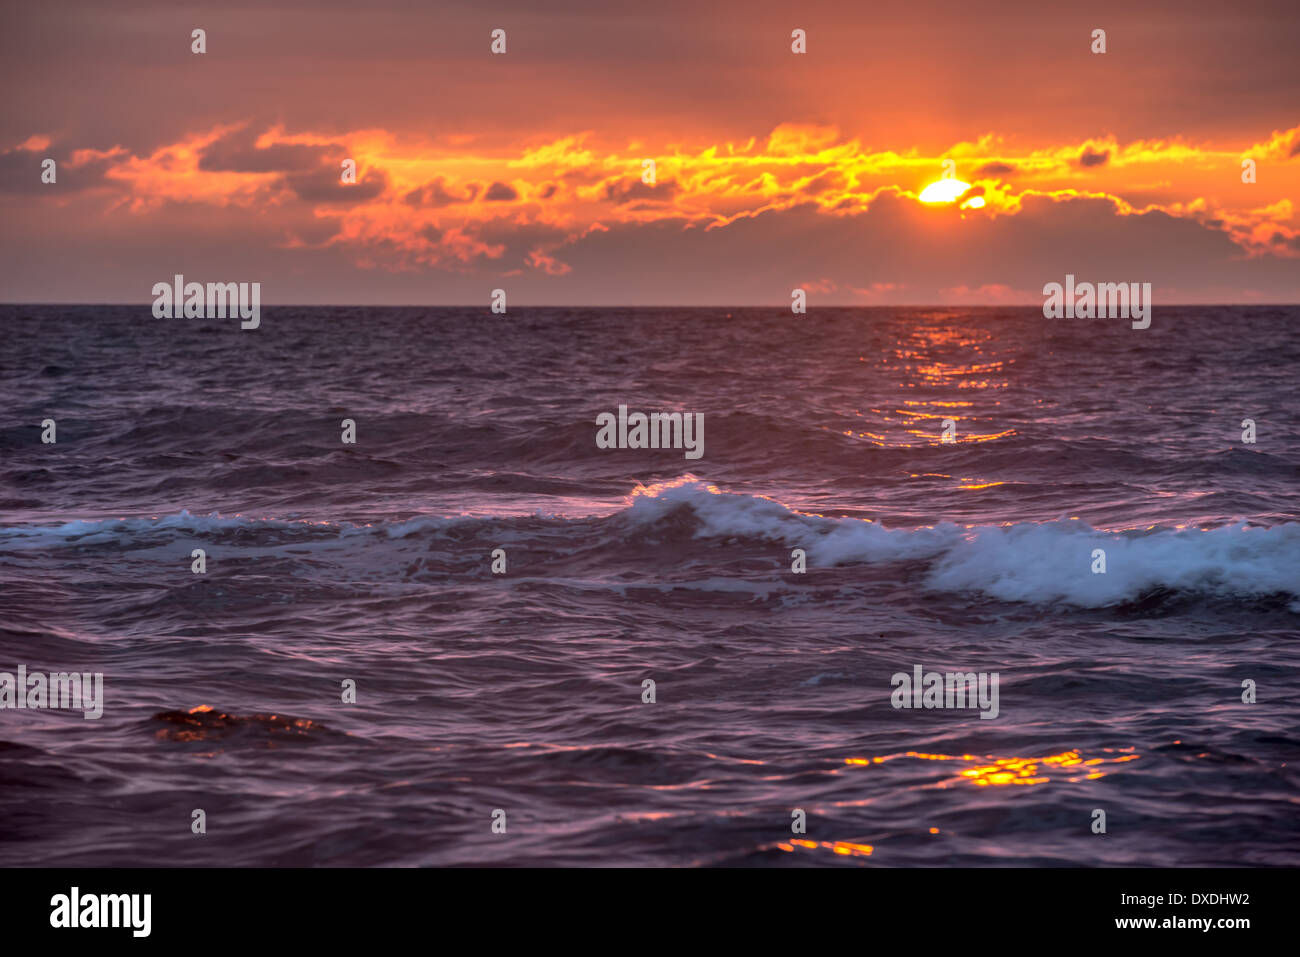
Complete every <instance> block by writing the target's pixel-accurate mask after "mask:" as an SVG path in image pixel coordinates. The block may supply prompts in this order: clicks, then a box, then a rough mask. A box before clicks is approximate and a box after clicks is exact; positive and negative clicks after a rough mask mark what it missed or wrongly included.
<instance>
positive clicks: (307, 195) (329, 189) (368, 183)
mask: <svg viewBox="0 0 1300 957" xmlns="http://www.w3.org/2000/svg"><path fill="white" fill-rule="evenodd" d="M341 172H342V170H341V168H339V167H335V166H322V167H320V168H318V169H314V170H312V171H310V172H306V173H290V174H289V175H288V176H285V177H284V183H285V185H287V186H288V187H289V189H290V190H292V191H293V193H294V195H295V196H297V197H298V198H299V199H301V200H303V201H304V202H308V203H331V204H341V205H348V204H356V203H367V202H369V201H370V200H372V199H375V198H376V197H378V196H382V195H383V193H384V191H385V190H386V189H387V188H388V177H387V176H385V175H384V172H383V170H375V169H372V170H367V171H366V172H365V173H364V174H360V173H358V176H357V181H356V182H355V183H344V182H342V180H341V179H340V174H341Z"/></svg>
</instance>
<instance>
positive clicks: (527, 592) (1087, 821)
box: [0, 302, 1300, 867]
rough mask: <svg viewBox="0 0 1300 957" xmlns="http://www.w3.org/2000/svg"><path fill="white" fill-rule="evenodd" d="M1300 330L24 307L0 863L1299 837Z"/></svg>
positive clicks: (954, 315) (708, 858) (928, 861)
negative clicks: (629, 425)
mask: <svg viewBox="0 0 1300 957" xmlns="http://www.w3.org/2000/svg"><path fill="white" fill-rule="evenodd" d="M1298 329H1300V308H1297V307H1292V306H1286V307H1276V306H1258V307H1195V308H1192V307H1161V306H1160V304H1159V303H1158V302H1157V304H1156V306H1155V309H1154V311H1153V316H1152V324H1151V327H1150V328H1149V329H1145V330H1135V329H1132V328H1131V327H1130V324H1129V323H1128V322H1127V321H1125V320H1118V319H1091V320H1090V319H1077V320H1048V319H1045V318H1044V317H1043V315H1042V311H1041V309H1038V308H1033V307H1026V308H967V307H946V308H928V309H919V308H917V309H908V308H842V309H839V308H817V307H813V308H812V309H811V310H810V311H809V313H808V314H807V315H792V314H791V313H790V311H789V310H788V309H785V310H781V309H743V308H736V309H722V308H695V309H685V308H683V309H650V308H641V309H625V308H602V309H578V308H572V309H569V308H548V309H519V308H514V307H512V308H511V309H510V310H509V312H508V313H507V314H505V315H493V314H492V313H490V312H489V310H488V309H487V308H486V306H484V307H482V308H478V307H475V308H417V307H407V308H371V307H338V308H333V307H331V308H326V307H299V308H288V307H274V306H265V307H263V309H262V317H261V325H260V327H259V328H258V329H256V330H241V329H240V325H239V321H238V319H155V318H154V317H153V316H152V315H151V312H150V307H149V306H148V305H140V306H3V307H0V330H2V332H3V336H4V341H5V346H4V348H3V349H2V350H0V395H2V397H3V403H2V405H3V408H4V419H3V422H0V672H5V673H8V674H11V675H12V674H16V673H17V669H18V668H19V667H20V666H21V667H23V668H25V669H26V671H27V672H28V673H33V672H40V673H47V674H48V673H58V672H78V673H84V674H91V673H94V674H102V676H103V678H102V682H103V685H102V687H103V694H102V699H103V700H102V701H101V702H100V704H101V705H102V715H101V716H99V717H96V718H90V719H88V718H87V717H85V716H84V715H83V713H82V711H80V710H76V709H73V708H48V707H47V708H44V709H42V708H38V707H37V708H23V709H19V708H17V707H11V708H5V709H3V710H0V864H4V865H47V866H55V865H76V866H92V865H102V866H150V865H161V866H213V865H216V866H253V865H266V866H281V865H299V866H375V865H382V866H442V865H485V864H486V865H545V866H551V865H583V866H610V865H648V866H717V865H722V866H728V865H732V866H734V865H740V866H808V865H840V866H868V867H871V866H886V867H898V866H918V865H919V866H949V865H957V866H986V865H988V866H997V865H1034V866H1053V865H1069V866H1115V865H1140V866H1148V865H1149V866H1162V867H1163V866H1175V867H1178V866H1192V865H1208V866H1242V865H1266V866H1295V865H1297V864H1298V863H1300V814H1298V813H1297V803H1298V802H1300V787H1298V785H1300V709H1297V706H1296V702H1297V700H1300V482H1298V481H1297V479H1298V478H1300V422H1298V421H1297V419H1296V406H1297V398H1298V397H1300V390H1297V382H1300V334H1298V333H1297V330H1298ZM620 407H624V408H625V416H631V415H633V414H634V413H637V412H640V413H645V414H647V415H648V414H651V413H671V412H681V413H685V414H687V416H690V417H692V420H693V416H694V414H696V413H698V414H699V416H700V419H699V421H701V422H702V431H701V432H699V433H698V434H697V435H696V438H697V439H699V440H700V442H701V448H702V450H703V451H702V454H701V455H699V456H698V457H689V456H688V454H687V452H688V451H689V450H688V449H686V448H682V447H669V448H601V447H599V446H598V444H597V441H596V439H597V432H598V426H597V420H598V417H600V416H602V415H603V414H611V415H615V416H617V415H618V414H619V410H620ZM47 420H48V421H52V423H53V425H52V426H51V425H49V424H48V422H47ZM345 420H347V421H348V422H350V423H351V426H350V436H349V426H348V425H347V424H346V423H345ZM1247 420H1249V426H1248V424H1247ZM51 429H52V431H51ZM1250 432H1253V435H1249V437H1251V438H1254V441H1253V442H1249V441H1244V436H1246V435H1247V434H1248V433H1250ZM945 436H946V438H945ZM43 437H44V438H45V439H46V440H44V441H43ZM347 437H352V438H354V439H355V441H354V442H345V441H344V438H347ZM49 439H53V441H48V440H49ZM661 444H671V443H661ZM196 550H201V557H200V554H199V553H196ZM918 669H919V670H918ZM930 673H940V675H941V677H942V676H943V675H947V674H959V675H965V674H970V675H971V676H972V677H975V676H979V680H980V681H981V682H984V683H985V684H988V683H989V682H995V684H993V685H992V687H995V688H996V690H997V697H996V707H993V706H992V704H991V703H990V702H988V701H987V700H986V701H985V702H984V704H983V705H982V706H981V707H971V706H969V705H970V702H969V701H968V702H967V703H966V704H967V706H964V707H963V706H961V703H960V700H957V701H955V702H954V701H950V700H949V699H947V698H944V697H943V696H940V697H939V698H938V703H939V704H941V705H943V706H942V707H925V706H924V704H925V699H923V698H921V697H920V696H919V689H918V695H917V696H912V695H911V694H910V693H900V692H899V691H898V689H899V688H905V687H906V683H904V682H901V681H900V679H899V676H901V677H902V678H905V679H907V680H908V681H911V680H912V679H913V677H914V676H915V675H917V674H920V675H922V676H924V675H928V674H930ZM918 703H920V704H921V705H922V706H920V707H917V706H916V705H917V704H918ZM932 703H933V702H932ZM949 703H952V704H953V706H952V707H949V706H948V704H949ZM900 704H902V705H907V706H906V707H903V706H896V705H900ZM994 712H995V713H994ZM196 812H201V814H200V813H196ZM1098 812H1101V815H1100V816H1099V815H1098Z"/></svg>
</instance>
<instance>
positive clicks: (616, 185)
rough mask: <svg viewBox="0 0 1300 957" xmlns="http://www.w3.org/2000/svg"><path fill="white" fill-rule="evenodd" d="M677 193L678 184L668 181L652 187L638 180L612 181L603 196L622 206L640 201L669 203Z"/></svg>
mask: <svg viewBox="0 0 1300 957" xmlns="http://www.w3.org/2000/svg"><path fill="white" fill-rule="evenodd" d="M676 193H677V183H676V181H674V180H671V179H666V180H663V181H662V182H659V183H656V184H655V185H654V186H650V185H649V184H647V183H643V182H641V180H640V179H639V178H638V179H632V178H630V177H629V178H625V179H611V180H609V181H608V182H607V183H605V189H604V190H603V191H602V195H603V196H604V198H605V199H607V200H609V201H610V202H613V203H617V204H621V203H630V202H633V201H638V202H642V203H655V202H667V201H668V200H670V199H671V198H672V197H673V196H674V195H676Z"/></svg>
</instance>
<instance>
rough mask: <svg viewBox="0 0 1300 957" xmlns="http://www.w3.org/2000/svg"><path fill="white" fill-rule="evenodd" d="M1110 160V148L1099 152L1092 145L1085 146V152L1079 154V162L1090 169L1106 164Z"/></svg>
mask: <svg viewBox="0 0 1300 957" xmlns="http://www.w3.org/2000/svg"><path fill="white" fill-rule="evenodd" d="M1109 160H1110V150H1102V151H1101V152H1098V151H1097V150H1094V149H1093V148H1092V147H1091V146H1085V147H1084V148H1083V152H1082V153H1080V154H1079V158H1078V160H1077V162H1078V164H1079V165H1080V166H1082V167H1084V168H1085V169H1090V168H1092V167H1094V166H1105V165H1106V163H1107V162H1108V161H1109Z"/></svg>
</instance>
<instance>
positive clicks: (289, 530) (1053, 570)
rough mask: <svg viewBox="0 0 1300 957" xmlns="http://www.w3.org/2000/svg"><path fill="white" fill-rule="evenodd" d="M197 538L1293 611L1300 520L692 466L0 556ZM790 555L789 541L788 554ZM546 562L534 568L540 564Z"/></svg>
mask: <svg viewBox="0 0 1300 957" xmlns="http://www.w3.org/2000/svg"><path fill="white" fill-rule="evenodd" d="M194 535H199V536H215V537H220V538H222V539H224V540H226V541H227V542H228V543H229V544H233V545H236V546H240V545H247V546H256V547H259V548H274V547H275V546H277V545H289V544H294V545H297V544H302V543H305V542H321V543H326V544H330V543H338V544H340V545H342V546H343V547H346V548H352V547H359V548H370V547H374V543H375V542H376V541H379V542H383V541H392V540H395V539H401V540H410V539H414V540H416V541H417V542H418V541H419V540H420V539H422V538H430V539H438V538H450V539H452V540H454V545H455V547H465V548H474V549H478V548H480V546H485V545H487V544H488V543H491V545H492V546H496V545H510V544H514V543H521V542H526V543H529V544H530V545H531V547H533V548H535V549H536V550H538V551H546V550H552V551H554V550H555V549H556V548H558V547H560V545H559V543H561V542H562V543H563V547H564V549H565V551H567V552H571V551H572V550H573V549H574V548H583V549H588V550H597V551H599V552H600V553H601V555H602V558H604V559H606V560H607V562H608V563H609V564H610V565H612V566H617V563H618V559H619V556H620V554H622V553H626V552H629V551H630V550H632V549H635V550H636V551H637V553H638V554H642V553H643V552H644V549H645V548H647V547H650V548H654V547H658V548H662V549H664V550H666V551H669V552H674V553H676V552H679V551H680V550H681V547H682V542H683V539H685V540H688V541H693V542H697V543H698V546H697V547H699V548H707V547H709V546H710V545H714V546H719V547H721V546H727V547H734V543H735V542H737V541H740V542H747V543H753V544H754V545H755V546H756V547H758V548H762V549H770V546H771V545H772V544H775V543H779V544H780V546H781V547H782V548H783V549H787V550H792V549H795V548H802V549H804V551H805V552H806V554H807V560H808V568H809V574H808V577H807V579H804V580H803V581H806V582H807V583H809V584H812V583H815V580H816V574H815V573H816V570H817V569H818V568H825V569H829V568H837V567H851V566H854V565H885V566H887V565H908V566H912V565H916V564H920V565H921V566H922V567H921V568H920V569H919V571H918V570H917V569H914V568H911V567H908V568H899V569H897V570H896V572H895V574H896V575H897V577H899V578H904V577H906V578H909V579H912V578H914V579H915V580H916V581H917V583H918V584H919V586H920V587H921V588H923V589H925V590H926V591H929V592H942V593H948V594H964V593H974V594H982V595H986V596H988V597H991V598H995V599H999V600H1001V601H1007V602H1022V603H1031V604H1052V603H1063V604H1067V605H1074V606H1078V607H1082V608H1102V607H1107V606H1114V605H1121V604H1125V603H1129V602H1133V601H1135V600H1139V599H1141V598H1143V597H1144V596H1147V595H1150V594H1152V593H1159V592H1162V591H1163V592H1178V593H1187V594H1199V595H1207V596H1213V597H1220V598H1241V599H1249V598H1267V597H1271V596H1279V595H1280V596H1286V597H1289V598H1290V599H1292V600H1291V604H1290V605H1289V608H1290V610H1291V611H1293V612H1300V523H1286V524H1281V525H1275V526H1271V527H1261V526H1252V525H1248V524H1246V523H1244V522H1243V523H1237V524H1231V525H1223V526H1220V527H1216V528H1170V527H1153V528H1145V529H1126V530H1104V529H1097V528H1093V527H1091V526H1090V525H1088V524H1087V523H1086V522H1082V521H1079V520H1077V519H1061V520H1058V521H1054V522H1019V523H1012V524H1005V525H958V524H954V523H941V524H938V525H935V526H930V527H922V528H887V527H885V526H884V525H883V524H882V523H880V522H875V521H870V520H866V519H861V518H854V517H834V516H824V515H819V514H816V513H811V512H805V511H800V510H797V509H795V508H792V507H790V506H788V505H785V504H783V503H781V502H779V501H777V500H775V499H773V498H768V497H765V496H760V495H748V494H741V493H734V492H726V491H723V490H721V489H718V488H717V487H715V486H713V485H710V484H708V483H706V482H702V481H700V480H698V479H696V478H695V477H694V476H691V475H687V476H683V477H681V478H679V479H676V480H674V481H672V482H666V483H662V484H657V485H653V486H639V487H637V488H636V489H635V490H634V491H633V493H632V495H631V496H630V500H629V502H628V504H627V505H626V507H625V508H623V509H621V510H617V511H614V512H613V513H612V514H611V513H610V512H609V510H608V509H603V510H597V511H595V512H592V513H590V514H586V513H584V514H580V515H572V514H569V515H560V514H544V513H537V514H535V515H533V516H530V517H520V516H512V517H501V516H487V517H476V516H464V515H462V516H442V517H438V516H419V517H415V518H410V519H405V520H401V521H377V522H375V523H373V524H354V523H349V522H321V521H305V520H294V519H276V518H251V517H245V516H221V515H217V514H215V513H214V514H212V515H208V516H201V515H194V514H191V513H189V512H187V511H182V512H180V513H179V514H176V515H170V516H164V517H160V518H127V519H106V520H100V521H73V522H67V523H63V524H60V525H55V526H15V527H9V528H3V529H0V553H3V552H11V553H12V552H18V551H22V552H30V551H33V550H39V549H45V548H58V547H60V546H67V545H73V544H75V545H77V546H78V547H81V546H86V545H104V546H111V547H121V546H124V545H134V546H137V547H138V546H140V545H144V544H153V543H155V542H156V541H157V540H160V539H167V538H179V537H182V536H194ZM445 548H446V546H445V545H444V549H445ZM788 554H789V552H788V551H783V553H782V555H781V560H782V562H786V561H788V560H789V559H788ZM672 560H673V561H674V562H680V559H679V558H676V557H674V558H673V559H672ZM1103 560H1104V571H1101V570H1100V569H1101V567H1102V566H1101V562H1102V561H1103ZM544 565H545V561H544V560H543V561H542V562H541V566H543V567H544ZM1094 568H1096V569H1097V571H1094ZM538 571H539V567H538V566H537V565H534V566H533V567H532V572H533V573H534V574H536V573H537V572H538ZM543 573H544V572H543Z"/></svg>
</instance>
